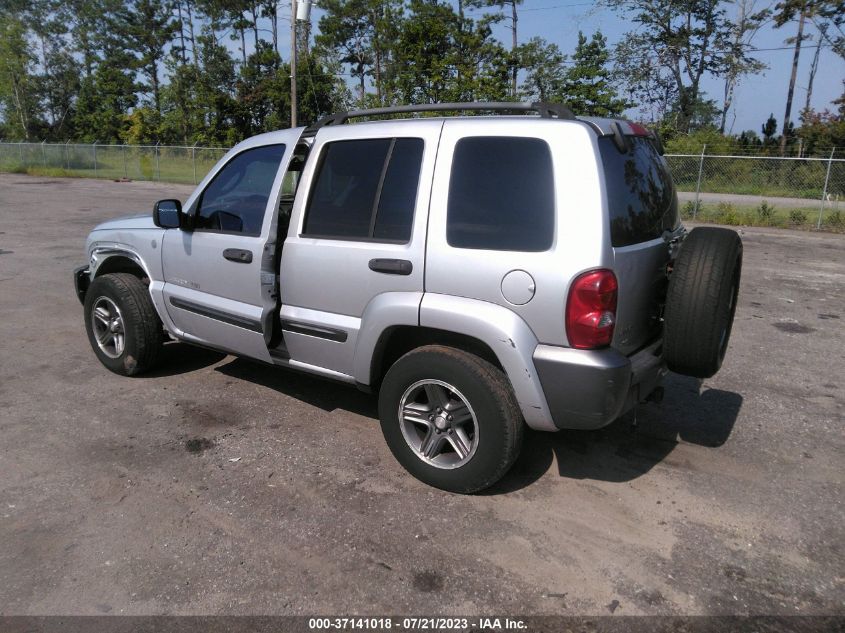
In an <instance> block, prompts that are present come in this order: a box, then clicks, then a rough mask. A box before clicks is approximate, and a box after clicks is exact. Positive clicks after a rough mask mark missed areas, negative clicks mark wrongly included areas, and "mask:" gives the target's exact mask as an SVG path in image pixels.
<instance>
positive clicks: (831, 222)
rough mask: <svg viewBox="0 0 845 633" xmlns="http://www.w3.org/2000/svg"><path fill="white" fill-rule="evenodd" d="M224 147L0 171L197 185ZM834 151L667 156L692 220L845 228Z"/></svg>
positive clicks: (47, 160)
mask: <svg viewBox="0 0 845 633" xmlns="http://www.w3.org/2000/svg"><path fill="white" fill-rule="evenodd" d="M226 151H227V149H226V148H222V147H185V146H172V145H100V144H96V143H95V144H90V145H83V144H75V143H10V142H0V171H7V172H17V173H32V174H38V175H47V176H79V177H92V178H111V179H115V180H117V179H121V178H125V179H128V180H153V181H162V182H174V183H185V184H197V183H198V182H199V181H200V180H202V179H203V177H204V176H205V174H206V173H208V171H209V170H210V169H211V168H212V167H213V166H214V164H215V163H216V162H217V161H218V160H219V159H220V157H222V156H223V154H225V153H226ZM835 152H836V150H834V151H833V152H831V154H830V156H829V157H828V158H794V157H792V158H780V157H771V156H713V155H708V154H707V153H706V147H705V148H702V151H701V153H700V154H667V155H666V160H667V161H668V163H669V167H670V169H671V171H672V176H673V178H674V180H675V184H676V185H677V188H678V190H679V191H681V192H687V193H686V194H684V197H685V198H686V200H685V201H684V202H682V214H683V215H684V216H685V217H688V218H690V219H696V220H702V221H711V222H721V223H724V224H755V225H767V226H793V227H815V228H819V229H822V228H826V229H831V230H842V229H843V228H845V220H843V218H842V212H841V211H840V204H842V206H843V207H845V158H836V156H835ZM720 194H729V196H726V197H729V198H730V199H729V200H721V199H716V198H718V197H719V195H720ZM691 196H694V197H693V199H692V200H689V199H688V198H690V197H691ZM733 196H741V197H740V198H734V197H733ZM742 196H745V197H742ZM765 198H769V199H770V200H769V201H766V200H764V199H765ZM778 198H779V199H781V200H775V199H778ZM783 198H785V199H789V200H782V199H783ZM769 202H771V203H772V204H769ZM843 210H845V209H843Z"/></svg>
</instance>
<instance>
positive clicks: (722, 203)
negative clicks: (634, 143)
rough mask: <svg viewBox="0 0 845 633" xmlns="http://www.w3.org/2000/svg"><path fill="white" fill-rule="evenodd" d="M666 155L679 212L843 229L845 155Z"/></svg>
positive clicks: (731, 220) (731, 221)
mask: <svg viewBox="0 0 845 633" xmlns="http://www.w3.org/2000/svg"><path fill="white" fill-rule="evenodd" d="M835 156H836V150H833V151H831V153H830V156H829V157H828V158H781V157H774V156H714V155H708V154H706V148H705V149H703V150H702V152H701V153H700V154H667V155H666V160H667V162H668V163H669V168H670V170H671V172H672V177H673V179H674V181H675V184H676V185H677V187H678V191H679V192H682V193H681V194H680V198H681V203H682V212H683V213H684V215H685V216H687V217H691V218H693V219H701V220H705V221H715V222H721V223H724V224H762V225H784V226H789V225H791V226H810V225H814V226H815V227H816V228H819V229H821V228H827V229H831V230H842V229H843V228H845V218H843V211H845V158H836V157H835Z"/></svg>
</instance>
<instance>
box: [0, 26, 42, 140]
mask: <svg viewBox="0 0 845 633" xmlns="http://www.w3.org/2000/svg"><path fill="white" fill-rule="evenodd" d="M35 61H36V60H35V57H34V55H33V54H32V53H31V52H30V48H29V45H28V43H27V40H26V27H25V26H24V24H23V22H22V21H21V20H20V19H19V18H18V17H16V16H15V15H14V14H12V13H5V12H0V111H2V114H3V118H4V119H5V130H6V131H5V134H7V135H8V136H10V137H13V138H22V139H24V140H29V139H30V138H31V137H32V133H33V131H34V127H35V116H36V114H37V107H38V103H37V96H36V86H35V85H34V82H33V80H32V75H33V71H34V65H35Z"/></svg>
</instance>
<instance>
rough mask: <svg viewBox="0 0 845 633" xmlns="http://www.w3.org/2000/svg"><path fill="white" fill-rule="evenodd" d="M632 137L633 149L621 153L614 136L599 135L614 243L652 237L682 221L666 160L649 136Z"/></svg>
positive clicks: (637, 241) (628, 242) (622, 243)
mask: <svg viewBox="0 0 845 633" xmlns="http://www.w3.org/2000/svg"><path fill="white" fill-rule="evenodd" d="M629 140H630V141H631V150H630V151H628V153H626V154H622V153H620V152H619V150H618V149H616V145H614V143H613V140H612V139H610V138H602V139H599V151H600V152H601V159H602V164H603V166H604V175H605V185H606V187H607V204H608V209H609V212H610V240H611V244H613V246H629V245H631V244H639V243H640V242H647V241H649V240H653V239H655V238H658V237H660V236H661V235H662V234H663V232H664V231H665V230H666V229H670V230H671V229H674V228H675V227H677V225H678V221H679V219H678V196H677V194H676V193H675V186H674V184H673V183H672V177H671V176H670V175H669V170H668V168H667V167H666V162H665V161H664V160H663V159H662V158H661V157H660V155H659V154H658V153H657V151H656V150H655V149H654V146H653V145H652V144H651V142H650V141H649V140H648V139H645V138H639V137H630V138H629Z"/></svg>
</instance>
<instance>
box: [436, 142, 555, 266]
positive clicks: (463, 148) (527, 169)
mask: <svg viewBox="0 0 845 633" xmlns="http://www.w3.org/2000/svg"><path fill="white" fill-rule="evenodd" d="M554 196H555V189H554V170H553V168H552V155H551V152H550V151H549V146H548V144H547V143H546V142H545V141H543V140H541V139H538V138H521V137H510V136H473V137H468V138H464V139H461V140H460V141H458V144H457V145H456V146H455V152H454V156H453V158H452V175H451V178H450V180H449V208H448V213H447V220H446V240H447V241H448V243H449V245H450V246H454V247H457V248H479V249H489V250H497V251H527V252H537V251H545V250H548V249H549V248H550V247H551V245H552V241H553V239H554V226H555V200H554Z"/></svg>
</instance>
